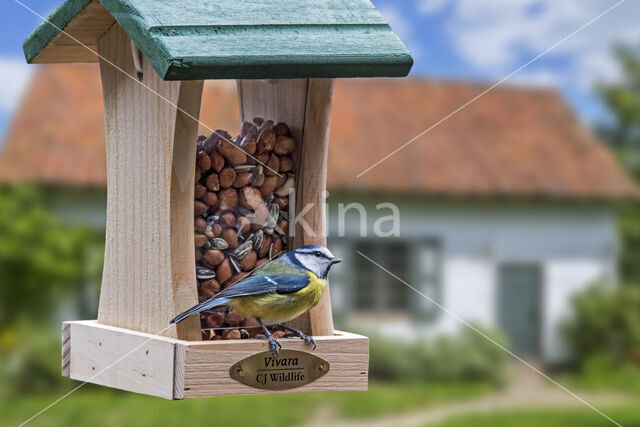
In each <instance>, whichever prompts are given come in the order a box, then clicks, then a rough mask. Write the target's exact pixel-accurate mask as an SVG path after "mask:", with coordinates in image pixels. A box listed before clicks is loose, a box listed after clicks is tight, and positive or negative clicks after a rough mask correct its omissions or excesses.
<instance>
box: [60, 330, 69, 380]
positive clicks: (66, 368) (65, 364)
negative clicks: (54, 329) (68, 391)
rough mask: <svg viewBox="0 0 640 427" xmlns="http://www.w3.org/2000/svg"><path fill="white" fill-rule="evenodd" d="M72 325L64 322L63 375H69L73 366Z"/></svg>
mask: <svg viewBox="0 0 640 427" xmlns="http://www.w3.org/2000/svg"><path fill="white" fill-rule="evenodd" d="M70 334H71V325H70V324H69V323H68V322H63V323H62V376H63V377H69V374H70V372H69V368H70V366H71V357H70V355H71V354H70V353H71V335H70Z"/></svg>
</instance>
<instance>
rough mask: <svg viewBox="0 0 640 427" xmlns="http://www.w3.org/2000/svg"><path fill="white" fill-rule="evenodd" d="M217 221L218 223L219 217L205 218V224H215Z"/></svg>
mask: <svg viewBox="0 0 640 427" xmlns="http://www.w3.org/2000/svg"><path fill="white" fill-rule="evenodd" d="M218 221H220V216H219V215H209V216H208V217H207V224H211V225H213V224H217V223H218Z"/></svg>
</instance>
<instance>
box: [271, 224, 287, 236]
mask: <svg viewBox="0 0 640 427" xmlns="http://www.w3.org/2000/svg"><path fill="white" fill-rule="evenodd" d="M273 230H274V231H275V232H276V233H278V234H279V235H280V236H284V235H285V234H286V233H285V232H284V231H283V230H282V228H280V226H279V225H276V226H275V227H274V228H273Z"/></svg>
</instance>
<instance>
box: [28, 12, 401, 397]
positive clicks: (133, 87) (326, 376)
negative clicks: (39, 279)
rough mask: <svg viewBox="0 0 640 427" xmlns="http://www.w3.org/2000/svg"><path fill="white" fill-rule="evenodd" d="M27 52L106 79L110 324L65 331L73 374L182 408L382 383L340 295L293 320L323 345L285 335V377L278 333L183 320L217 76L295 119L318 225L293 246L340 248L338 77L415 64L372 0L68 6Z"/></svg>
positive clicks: (299, 199)
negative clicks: (334, 141)
mask: <svg viewBox="0 0 640 427" xmlns="http://www.w3.org/2000/svg"><path fill="white" fill-rule="evenodd" d="M24 52H25V56H26V59H27V62H29V63H37V64H47V63H69V62H99V64H100V73H101V77H102V90H103V98H104V111H105V132H106V154H107V156H106V158H107V224H106V246H105V258H104V271H103V278H102V287H101V294H100V303H99V311H98V319H97V320H90V321H70V322H64V324H63V328H62V336H63V337H62V372H63V375H65V376H67V377H70V378H72V379H76V380H80V381H88V382H92V383H96V384H101V385H105V386H110V387H115V388H120V389H124V390H129V391H134V392H138V393H143V394H149V395H154V396H161V397H165V398H168V399H183V398H187V397H205V396H218V395H236V394H254V393H277V392H290V391H296V392H317V391H337V390H366V389H367V381H368V379H367V376H368V357H369V347H368V339H367V338H366V337H364V336H360V335H356V334H352V333H347V332H341V331H334V328H333V321H332V316H331V305H330V299H329V292H328V290H327V291H326V292H325V294H324V297H323V299H322V301H321V302H320V304H318V305H317V306H316V307H315V308H313V309H312V310H310V311H309V312H307V313H305V314H304V315H302V316H301V317H300V318H298V319H296V320H295V321H294V322H295V325H296V326H297V327H298V328H300V329H302V330H303V331H305V332H306V333H308V334H312V335H313V336H314V337H315V339H316V341H317V349H316V350H313V351H312V350H311V349H310V348H309V347H308V346H305V345H304V343H303V342H302V341H300V340H296V339H281V340H280V341H281V343H282V344H283V350H282V352H281V355H280V358H287V359H288V360H286V361H285V362H283V363H286V362H288V363H289V364H290V365H291V367H290V368H289V370H286V371H283V370H282V368H281V366H283V365H282V364H280V365H279V366H280V368H278V367H277V366H276V368H273V369H275V370H273V369H272V367H268V366H265V367H263V368H262V369H261V368H260V366H259V364H260V363H266V359H265V357H267V356H268V355H269V353H267V352H268V349H269V346H268V343H267V342H266V341H265V340H259V339H242V340H230V341H201V333H200V324H199V322H198V321H197V319H195V318H190V319H188V320H186V321H184V322H182V323H180V324H178V325H177V326H176V325H171V327H169V320H170V319H171V318H173V317H174V316H175V315H176V314H178V313H180V312H182V311H184V310H185V309H187V308H189V307H191V306H193V305H194V304H196V303H197V302H198V297H197V291H196V275H195V259H194V250H193V248H194V234H193V229H194V203H193V201H194V173H195V158H196V151H195V149H194V147H195V145H194V144H195V141H196V138H197V131H198V117H199V111H200V103H201V96H202V88H203V80H205V79H235V80H236V81H237V87H238V97H239V99H240V110H241V117H242V119H243V120H244V119H245V118H246V119H248V120H251V118H253V117H255V116H260V117H264V118H268V119H272V120H274V121H275V122H278V121H282V122H285V123H287V124H288V125H289V127H290V131H291V134H292V136H293V137H295V139H296V140H297V141H299V150H298V153H297V156H296V158H295V159H294V163H295V169H296V198H295V207H296V209H297V211H298V212H302V213H303V215H302V219H304V222H306V224H308V226H309V227H306V228H305V227H304V226H302V225H301V224H296V225H295V234H294V236H293V237H292V243H291V247H292V248H295V247H298V246H301V245H305V244H322V245H325V244H326V236H325V235H326V233H325V222H326V213H325V208H324V206H325V201H324V195H323V193H324V190H325V185H326V170H327V168H326V162H327V149H328V138H329V119H330V108H331V94H332V87H333V79H334V78H339V77H378V76H380V77H402V76H406V75H407V73H408V72H409V70H410V68H411V65H412V62H413V61H412V58H411V56H410V55H409V53H408V52H407V50H406V49H405V47H404V46H403V44H402V42H401V41H400V40H399V39H398V37H397V36H396V35H395V34H394V33H393V32H392V31H391V28H390V27H389V25H388V24H387V23H386V22H385V21H384V19H383V18H382V16H381V15H380V14H379V13H378V11H377V10H376V9H375V7H374V6H373V5H372V4H371V3H370V2H369V1H368V0H313V1H285V0H261V1H254V2H246V1H236V0H215V1H214V0H198V1H195V0H183V1H180V2H166V1H162V0H100V1H98V0H68V1H67V2H65V3H64V4H62V5H61V6H60V7H59V8H58V9H56V10H55V11H54V12H53V14H52V15H51V16H50V17H49V18H48V22H45V23H43V24H42V25H40V26H39V27H38V28H37V29H36V30H35V31H34V32H33V33H32V34H31V35H30V36H29V37H28V38H27V39H26V41H25V43H24ZM363 96H366V94H363ZM208 101H209V102H217V101H216V100H215V99H212V100H208ZM380 119H381V120H384V117H381V118H380ZM374 143H375V141H372V144H374ZM303 209H304V211H303ZM262 356H264V357H262ZM256 360H257V362H255V363H253V362H252V361H256ZM245 361H246V363H245ZM250 362H251V363H250ZM234 372H235V374H234ZM256 372H263V373H267V374H272V373H278V372H280V373H283V372H294V373H295V375H293V374H292V375H289V376H288V377H287V376H286V375H281V376H280V377H277V378H280V379H281V380H280V381H277V380H274V383H273V384H271V386H270V387H263V386H264V384H262V386H261V384H255V381H253V382H254V383H253V384H252V383H251V381H241V380H239V379H238V378H237V377H238V375H239V376H242V375H247V376H255V375H257V373H256ZM301 376H302V377H303V379H302V380H300V377H301ZM274 378H276V377H274ZM283 378H288V380H285V379H283ZM296 378H297V379H296ZM258 382H259V381H258Z"/></svg>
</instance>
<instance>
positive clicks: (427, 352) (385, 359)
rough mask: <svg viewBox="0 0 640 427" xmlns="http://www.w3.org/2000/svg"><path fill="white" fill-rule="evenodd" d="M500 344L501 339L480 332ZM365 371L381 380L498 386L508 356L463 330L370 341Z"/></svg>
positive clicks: (475, 333)
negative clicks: (412, 338)
mask: <svg viewBox="0 0 640 427" xmlns="http://www.w3.org/2000/svg"><path fill="white" fill-rule="evenodd" d="M483 333H485V334H487V336H490V337H491V338H492V339H494V340H495V341H497V342H499V343H500V344H501V345H505V344H504V340H503V338H502V337H501V336H500V335H499V334H497V333H495V332H490V331H483ZM370 343H371V344H370V346H371V347H370V364H369V371H370V376H371V378H372V379H376V380H383V381H410V380H414V381H436V382H450V381H451V382H453V381H488V382H492V383H494V384H502V383H503V382H504V381H505V379H506V371H507V362H508V360H509V356H508V354H507V353H505V352H504V351H503V350H502V349H500V348H499V347H498V346H496V345H495V344H494V343H492V342H490V341H489V340H487V339H486V338H485V337H483V336H481V335H480V334H478V333H477V332H475V331H473V330H471V329H468V328H465V329H463V330H461V331H460V332H459V333H458V334H455V335H441V336H438V337H435V338H433V339H428V340H422V339H418V340H416V341H401V340H397V339H396V340H394V339H390V338H385V337H371V339H370Z"/></svg>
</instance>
